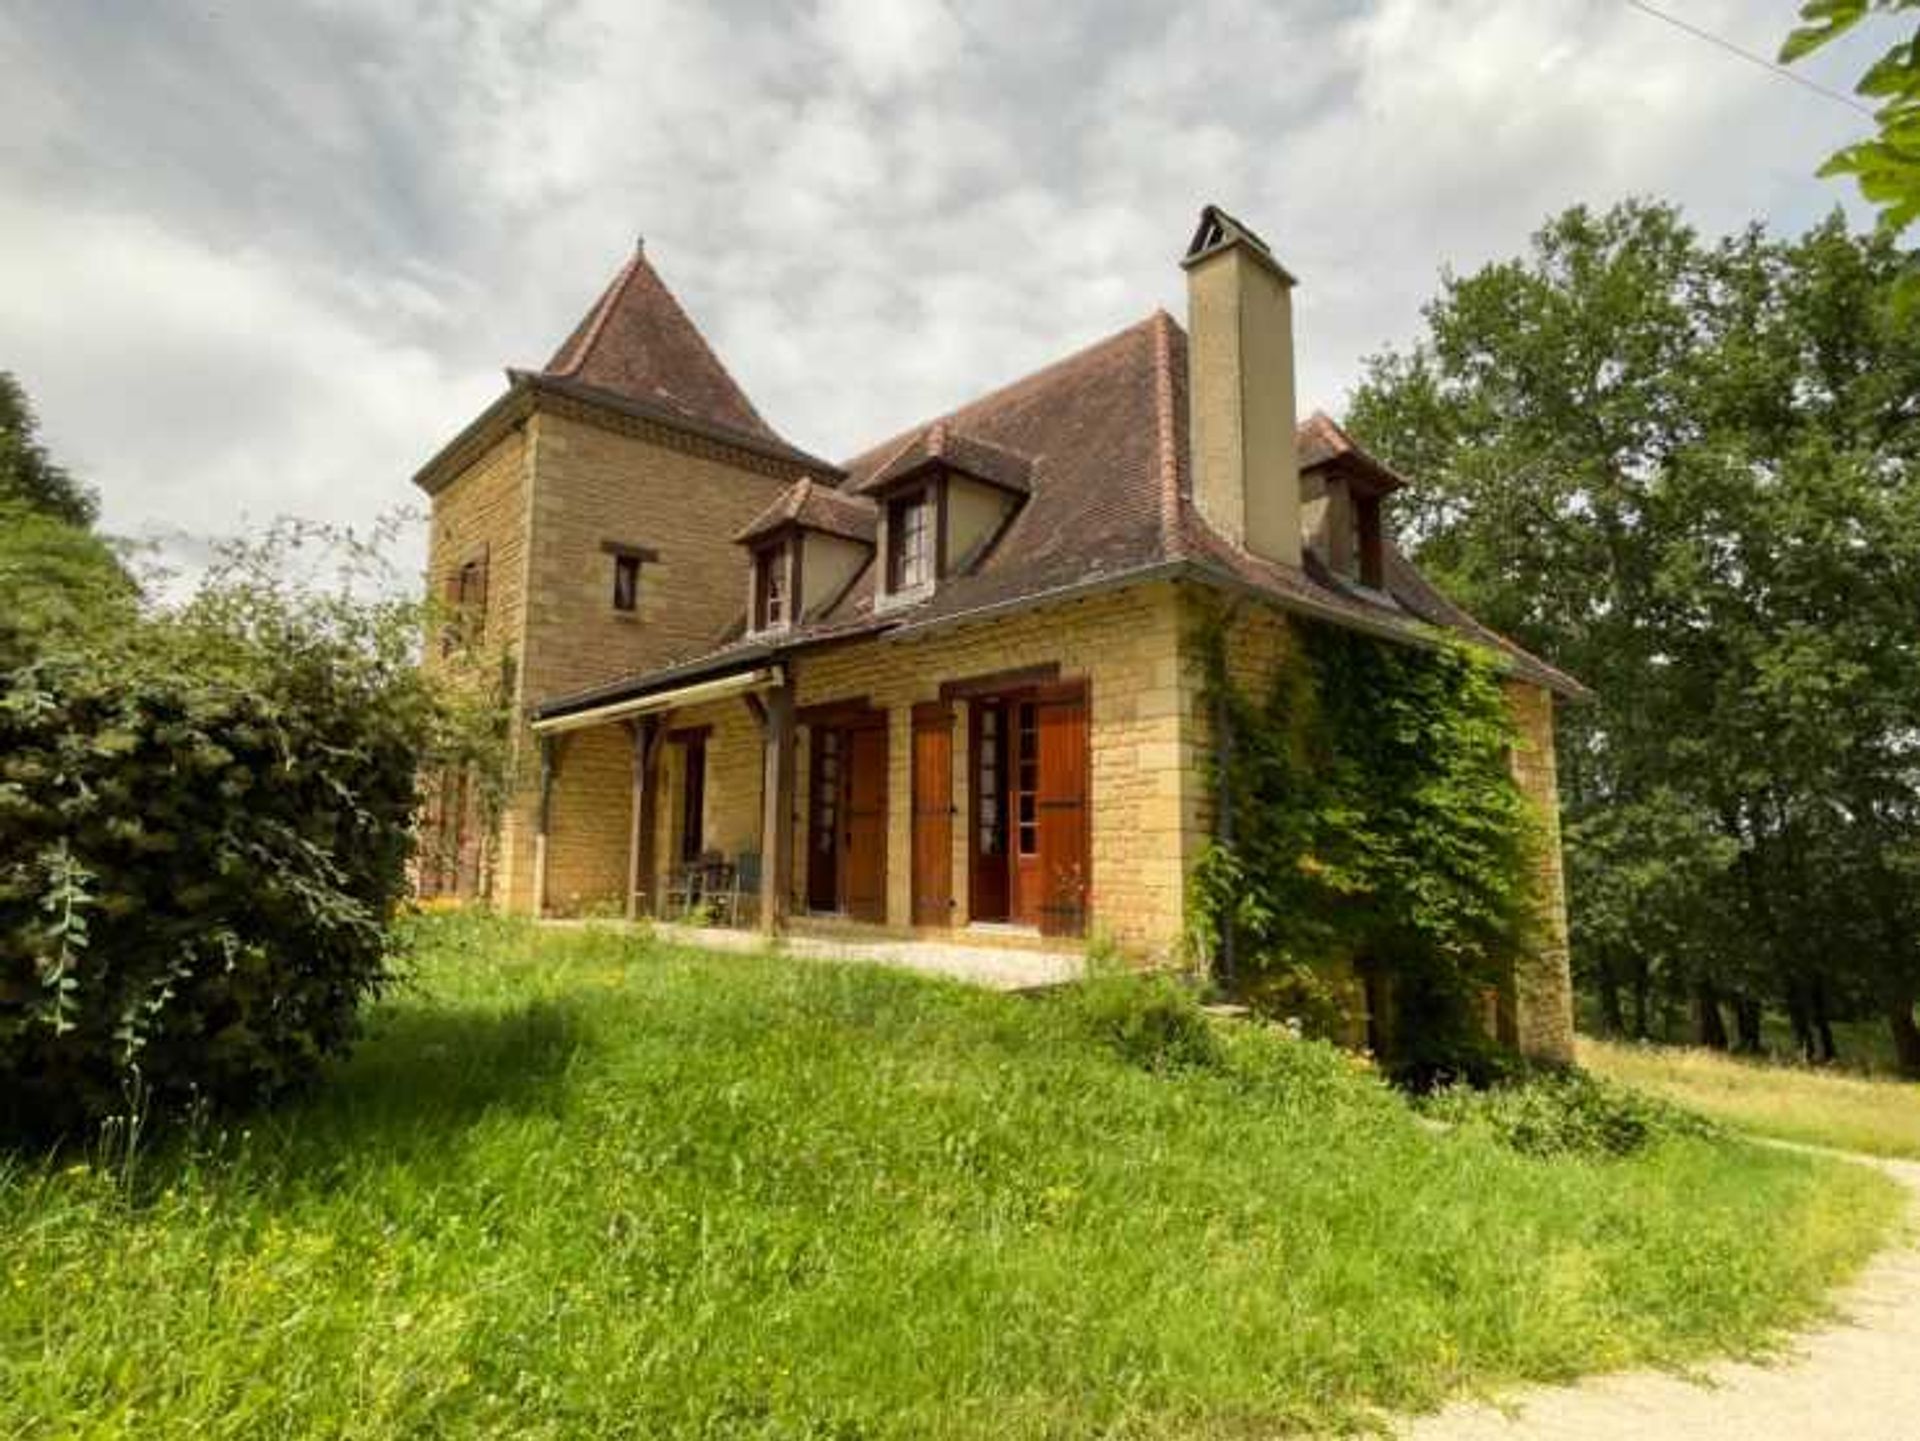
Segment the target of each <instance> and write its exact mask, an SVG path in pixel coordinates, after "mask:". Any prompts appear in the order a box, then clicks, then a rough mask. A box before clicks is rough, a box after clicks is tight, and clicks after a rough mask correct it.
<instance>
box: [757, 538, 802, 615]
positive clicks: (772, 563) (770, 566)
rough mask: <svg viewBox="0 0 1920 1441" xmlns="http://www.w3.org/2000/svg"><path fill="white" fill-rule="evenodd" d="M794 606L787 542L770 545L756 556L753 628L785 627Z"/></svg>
mask: <svg viewBox="0 0 1920 1441" xmlns="http://www.w3.org/2000/svg"><path fill="white" fill-rule="evenodd" d="M792 609H793V602H792V596H791V595H790V593H789V585H788V575H787V542H785V541H782V542H781V543H780V544H779V545H770V546H768V547H767V548H766V549H764V550H762V551H761V552H760V553H759V555H758V556H757V557H755V559H754V571H753V628H754V629H755V630H780V629H783V628H784V627H785V626H786V624H787V621H788V618H789V617H790V615H791V613H792Z"/></svg>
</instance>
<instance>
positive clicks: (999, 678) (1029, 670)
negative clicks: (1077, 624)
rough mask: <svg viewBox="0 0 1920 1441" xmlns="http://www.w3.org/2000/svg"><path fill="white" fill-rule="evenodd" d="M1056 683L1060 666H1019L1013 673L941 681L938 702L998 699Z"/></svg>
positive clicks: (1055, 663)
mask: <svg viewBox="0 0 1920 1441" xmlns="http://www.w3.org/2000/svg"><path fill="white" fill-rule="evenodd" d="M1059 679H1060V663H1059V662H1058V661H1051V660H1050V661H1046V662H1043V663H1042V664H1040V665H1023V666H1020V667H1018V668H1016V669H1014V670H997V671H992V672H990V673H988V674H986V675H976V676H967V677H966V678H964V679H962V680H950V681H942V682H941V684H940V699H941V700H943V701H953V700H968V699H970V698H972V697H974V696H982V695H998V694H999V693H1000V692H1001V691H1008V690H1021V689H1023V688H1025V687H1027V686H1034V685H1051V684H1052V683H1053V682H1055V681H1057V680H1059Z"/></svg>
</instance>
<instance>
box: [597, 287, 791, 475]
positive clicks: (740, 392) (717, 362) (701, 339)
mask: <svg viewBox="0 0 1920 1441" xmlns="http://www.w3.org/2000/svg"><path fill="white" fill-rule="evenodd" d="M633 259H634V261H637V262H638V263H639V264H640V265H644V266H646V268H647V269H648V270H649V271H652V272H653V278H654V281H655V283H656V284H657V285H658V286H659V288H660V293H661V295H663V296H664V297H665V298H666V302H667V304H668V305H670V306H672V307H673V309H674V311H675V312H676V313H677V314H678V315H679V316H680V318H681V319H682V320H683V321H685V322H686V326H687V329H688V331H689V332H691V334H692V335H693V341H694V344H696V345H698V346H699V347H700V348H701V349H702V350H703V351H705V352H706V354H707V359H708V360H711V361H712V362H713V368H714V369H715V370H717V371H719V372H720V374H721V377H722V378H723V379H725V381H726V382H727V384H728V385H730V386H732V387H733V391H734V394H735V395H736V396H738V397H739V400H740V404H741V405H742V406H744V407H745V408H746V412H747V414H748V415H750V416H752V417H753V420H754V423H755V424H757V425H758V426H759V427H760V428H761V429H762V430H764V431H766V432H767V434H769V435H772V436H774V437H776V438H777V439H781V440H785V437H784V436H782V435H780V433H779V432H778V431H777V430H775V429H774V428H773V427H772V426H771V425H769V424H767V418H766V417H765V416H764V415H762V414H761V413H760V407H759V406H757V405H755V404H754V403H753V397H752V396H750V395H748V394H747V392H746V389H745V387H743V386H742V385H741V384H740V382H739V381H738V380H736V379H735V378H734V374H733V372H732V371H731V370H729V369H727V363H726V361H724V360H722V359H721V358H720V353H719V352H718V351H717V350H715V349H714V348H713V346H712V345H711V344H710V343H709V342H708V340H707V335H706V332H705V331H703V330H702V329H701V328H700V327H699V326H697V325H695V324H694V323H693V317H692V316H691V315H689V314H687V308H686V306H684V305H682V304H681V303H680V297H679V296H677V295H675V294H674V293H673V291H672V289H671V288H670V287H669V286H668V285H667V283H666V281H664V280H662V279H660V272H659V271H657V270H654V269H653V266H652V265H651V264H650V263H649V262H648V260H647V257H646V252H645V251H637V252H635V254H634V257H633ZM629 263H632V262H629Z"/></svg>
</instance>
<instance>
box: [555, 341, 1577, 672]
mask: <svg viewBox="0 0 1920 1441" xmlns="http://www.w3.org/2000/svg"><path fill="white" fill-rule="evenodd" d="M1296 443H1297V444H1298V446H1299V451H1300V462H1301V465H1302V467H1303V468H1306V469H1311V468H1313V467H1315V466H1318V465H1329V464H1338V465H1341V466H1343V467H1346V468H1347V469H1348V470H1349V472H1350V473H1352V474H1354V475H1356V476H1359V477H1361V478H1363V479H1367V480H1369V481H1370V483H1372V484H1375V485H1376V486H1379V487H1380V488H1391V485H1392V484H1398V483H1399V477H1398V476H1395V475H1394V474H1393V472H1392V471H1390V470H1388V469H1387V467H1385V466H1384V465H1382V464H1380V462H1378V461H1376V460H1374V459H1373V457H1371V456H1369V455H1367V454H1366V452H1365V451H1364V450H1363V449H1361V448H1360V447H1359V446H1358V445H1357V444H1356V443H1355V442H1354V441H1353V439H1352V437H1351V436H1349V435H1347V433H1346V432H1345V431H1344V430H1342V429H1341V428H1340V427H1339V426H1338V425H1336V424H1335V423H1334V422H1333V421H1332V420H1331V419H1329V418H1328V417H1326V416H1325V415H1322V414H1320V413H1318V412H1316V413H1315V414H1313V415H1311V416H1309V417H1308V419H1307V421H1306V422H1305V423H1304V424H1303V425H1302V426H1301V427H1300V429H1299V431H1298V433H1297V436H1296ZM962 453H965V454H967V455H968V456H969V457H970V461H971V464H974V465H996V466H1002V467H1007V468H1006V469H1005V470H1004V472H1003V473H1004V474H1007V475H1011V474H1013V470H1012V468H1011V464H1010V461H1009V458H1011V461H1017V462H1019V463H1021V465H1022V466H1023V467H1024V469H1023V470H1022V472H1021V473H1022V478H1023V479H1024V481H1025V486H1026V489H1025V493H1024V495H1023V497H1022V499H1021V501H1020V503H1019V504H1018V506H1017V507H1016V509H1015V511H1014V513H1013V516H1012V518H1011V520H1010V521H1009V522H1008V524H1007V526H1006V529H1005V530H1004V531H1003V532H1002V534H1001V536H1000V537H999V539H998V541H997V542H996V543H994V544H993V545H992V546H991V547H990V548H989V549H988V550H987V551H986V553H985V554H984V556H983V557H981V558H980V559H979V560H978V561H977V562H975V564H974V566H973V568H972V569H971V570H970V571H969V572H967V573H965V574H960V575H952V576H947V577H943V578H942V579H941V581H940V583H939V585H938V586H937V587H936V588H935V590H934V592H933V594H932V595H931V596H930V597H929V598H928V599H927V600H925V601H923V602H920V603H918V604H915V605H913V606H910V607H905V608H902V609H899V610H888V611H886V612H884V613H883V614H881V615H878V616H876V615H875V613H874V577H875V573H876V572H877V570H878V567H877V566H874V565H872V564H869V565H868V566H867V567H866V568H865V569H864V571H863V572H862V573H861V575H860V576H859V577H858V579H857V580H856V581H855V582H854V583H853V585H852V586H851V587H850V588H849V589H848V591H847V593H846V594H845V595H844V596H843V597H841V598H840V599H839V600H838V601H837V602H836V603H835V604H834V605H833V606H832V607H831V609H830V610H828V611H827V612H826V613H825V614H823V615H818V616H816V617H812V618H810V619H809V620H808V621H807V623H804V624H802V625H800V626H798V627H796V628H795V629H794V630H793V631H792V632H790V633H789V635H788V636H786V637H784V638H783V639H782V640H781V641H780V646H781V647H783V648H803V647H806V646H811V645H818V644H825V643H828V642H830V641H836V640H842V639H846V638H850V637H855V636H860V635H868V634H874V633H878V632H882V631H893V630H902V629H914V628H920V627H923V626H933V625H939V624H943V623H947V622H951V621H954V620H958V619H960V618H963V617H972V616H976V615H980V614H984V613H988V612H992V611H996V610H999V609H1003V608H1007V607H1013V606H1021V605H1027V604H1032V603H1035V602H1038V601H1040V600H1044V599H1046V598H1049V597H1053V596H1057V595H1064V594H1069V593H1073V592H1075V591H1078V590H1081V589H1085V588H1089V587H1093V586H1098V585H1101V584H1120V583H1126V582H1128V581H1129V580H1130V579H1134V578H1145V577H1147V576H1150V575H1172V574H1181V575H1188V576H1192V577H1194V578H1197V579H1200V580H1202V581H1206V582H1209V583H1213V584H1222V585H1229V586H1233V587H1238V588H1245V589H1248V590H1252V591H1254V592H1257V593H1261V594H1265V595H1269V596H1271V597H1273V599H1274V600H1275V601H1276V602H1278V603H1280V604H1282V605H1285V606H1288V607H1290V608H1292V609H1295V610H1297V611H1300V612H1303V613H1306V614H1310V615H1314V616H1318V617H1320V618H1322V619H1325V620H1328V621H1330V622H1332V623H1334V624H1343V625H1351V626H1355V627H1357V628H1361V629H1365V630H1369V631H1372V632H1375V633H1378V634H1384V635H1398V636H1402V637H1404V638H1407V639H1409V640H1430V639H1431V638H1432V637H1433V634H1434V632H1435V631H1436V630H1440V631H1451V632H1453V633H1455V634H1459V635H1463V636H1466V637H1467V638H1469V639H1471V640H1474V641H1476V642H1478V643H1480V644H1482V645H1485V646H1488V647H1489V648H1491V649H1493V650H1495V651H1496V652H1498V653H1499V654H1500V655H1501V656H1502V657H1503V658H1504V659H1505V661H1506V662H1507V664H1508V665H1509V666H1511V668H1512V669H1513V671H1514V672H1515V673H1516V674H1519V675H1522V676H1524V677H1526V678H1527V679H1529V680H1532V681H1534V682H1536V683H1538V684H1541V685H1545V686H1549V687H1551V688H1553V689H1555V690H1559V691H1561V692H1563V693H1565V694H1573V695H1577V694H1581V693H1583V691H1582V688H1581V686H1580V685H1579V683H1578V682H1577V681H1574V680H1573V679H1572V678H1570V677H1568V676H1566V675H1565V674H1563V673H1562V672H1560V671H1558V670H1556V669H1554V668H1553V667H1552V666H1550V665H1547V664H1546V663H1545V662H1544V661H1541V660H1539V659H1538V658H1536V657H1534V656H1531V655H1529V654H1528V653H1527V652H1526V651H1524V650H1522V649H1521V648H1520V647H1519V646H1517V645H1515V644H1514V643H1513V642H1511V641H1509V640H1507V639H1506V638H1505V637H1503V636H1499V635H1497V634H1495V633H1494V632H1493V631H1491V630H1488V629H1487V628H1486V627H1484V626H1482V625H1480V624H1479V623H1478V622H1477V621H1475V620H1474V619H1473V618H1472V617H1471V616H1469V615H1467V613H1466V612H1465V611H1463V610H1461V609H1460V608H1459V607H1458V606H1456V605H1454V604H1453V603H1452V602H1450V601H1448V600H1447V599H1446V598H1445V597H1444V596H1442V595H1441V594H1440V593H1439V591H1437V590H1436V589H1435V588H1434V587H1433V586H1432V585H1431V584H1429V583H1428V582H1427V581H1426V580H1425V578H1424V577H1422V576H1421V575H1420V574H1419V572H1418V571H1417V570H1416V569H1415V568H1414V567H1413V566H1412V564H1411V563H1410V562H1408V561H1407V559H1406V558H1405V557H1404V556H1402V555H1400V554H1399V553H1398V552H1397V551H1395V550H1394V549H1393V548H1392V547H1389V548H1388V555H1389V559H1388V565H1387V567H1386V577H1385V579H1386V584H1385V588H1384V589H1383V590H1377V591H1376V590H1371V589H1368V588H1366V587H1362V586H1357V585H1353V584H1351V583H1349V582H1347V581H1345V580H1343V579H1342V578H1341V577H1339V576H1337V575H1335V574H1334V573H1333V572H1332V571H1331V570H1330V569H1328V568H1327V567H1326V566H1325V565H1323V564H1322V563H1321V562H1320V560H1319V558H1318V557H1316V556H1313V555H1311V554H1310V555H1308V556H1307V557H1306V560H1305V563H1304V564H1303V565H1301V566H1286V565H1280V564H1276V563H1274V562H1272V561H1268V560H1265V559H1262V558H1260V557H1258V556H1255V555H1252V554H1250V553H1249V552H1247V551H1246V550H1244V549H1242V548H1241V547H1239V546H1237V545H1234V544H1232V543H1230V542H1229V541H1227V540H1226V539H1225V538H1224V537H1222V536H1221V535H1219V534H1218V533H1217V532H1215V531H1214V530H1213V529H1212V528H1211V527H1210V526H1209V525H1208V524H1207V522H1206V521H1205V520H1204V519H1203V518H1202V517H1201V515H1200V513H1199V512H1198V511H1197V510H1196V509H1195V508H1194V505H1193V503H1192V486H1191V481H1190V476H1189V461H1188V395H1187V337H1186V335H1185V333H1184V332H1183V331H1182V330H1181V328H1180V327H1179V325H1177V324H1176V323H1175V322H1174V320H1173V319H1172V317H1171V316H1169V315H1167V314H1166V313H1165V312H1164V311H1156V312H1155V313H1154V314H1152V315H1150V316H1148V317H1147V318H1146V319H1145V320H1142V321H1140V322H1138V323H1137V324H1134V325H1130V326H1128V327H1127V328H1126V329H1124V330H1121V331H1119V332H1118V333H1116V334H1114V335H1110V336H1108V337H1107V338H1105V339H1104V340H1100V341H1097V342H1095V343H1094V344H1092V345H1089V346H1087V347H1086V348H1084V349H1082V350H1079V351H1076V352H1075V353H1074V354H1072V355H1069V356H1067V357H1066V358H1065V359H1063V360H1060V361H1056V362H1055V363H1054V364H1052V365H1049V366H1046V367H1044V368H1043V369H1041V370H1038V371H1035V372H1034V373H1033V374H1031V375H1028V376H1026V377H1025V378H1023V379H1021V380H1018V381H1015V382H1014V383H1013V384H1011V385H1007V386H1004V387H1002V388H1001V389H999V390H995V391H993V392H991V393H989V394H987V395H983V396H981V397H980V398H978V399H976V400H973V401H970V402H969V403H967V404H966V405H963V406H960V407H959V408H958V409H955V410H952V411H949V412H948V413H946V414H945V415H942V416H939V417H937V418H935V419H934V420H932V421H929V422H926V423H924V424H922V425H918V426H915V427H913V428H911V429H909V430H906V431H903V432H901V433H900V434H899V435H896V436H894V437H892V438H891V439H889V440H887V441H884V442H882V443H881V444H879V445H876V446H874V447H873V448H872V449H870V450H868V451H866V452H864V453H863V454H861V455H858V456H856V457H854V458H853V459H852V460H850V461H848V462H847V463H846V466H845V470H846V480H845V481H844V483H843V485H842V487H841V492H842V493H840V494H835V493H834V492H833V491H831V490H828V489H826V488H824V487H823V486H821V485H819V484H815V483H812V482H804V483H802V484H800V485H796V486H795V487H794V488H793V489H792V490H790V491H789V492H788V493H787V494H786V495H783V496H782V497H781V500H780V501H779V502H778V503H777V504H776V505H775V506H774V507H772V508H770V509H769V511H768V512H767V513H766V514H765V515H763V516H762V517H760V518H758V519H756V521H755V522H754V524H753V525H752V526H750V527H748V530H747V531H745V532H742V534H743V536H750V535H752V534H759V533H764V532H765V530H766V529H767V528H771V527H772V526H777V525H779V524H785V523H788V522H789V521H792V520H795V519H797V518H799V517H800V516H802V515H803V514H804V515H809V516H813V517H816V518H826V517H829V516H831V517H836V518H839V517H850V516H851V515H852V514H853V512H852V511H851V510H849V509H846V508H845V507H848V506H853V505H864V506H867V507H868V511H869V512H871V510H872V506H871V502H869V501H867V500H866V499H865V498H864V496H863V495H861V494H860V493H861V492H862V491H864V490H867V489H871V488H874V487H876V486H879V485H882V484H884V483H885V481H886V480H887V479H888V478H890V477H892V478H897V477H899V476H902V475H905V474H908V473H910V472H911V471H912V469H913V468H915V467H917V466H919V465H923V464H926V463H929V462H930V461H931V460H933V459H938V458H950V459H951V458H954V457H957V456H959V455H960V454H962ZM953 463H958V461H957V459H956V460H954V462H953ZM1009 488H1011V487H1009ZM822 528H828V527H827V526H825V525H823V526H822ZM870 536H871V532H870V531H867V532H865V533H864V534H863V536H862V538H869V537H870ZM736 633H737V631H736ZM739 644H740V643H739V642H734V643H733V644H732V645H730V646H725V647H722V649H721V650H720V651H716V652H713V653H712V654H711V655H710V656H708V657H704V658H698V659H696V660H695V661H693V662H689V663H687V664H688V665H693V666H705V665H708V664H710V663H720V662H719V661H717V660H716V659H715V658H716V657H718V658H721V659H722V660H723V659H724V657H725V656H726V655H727V654H729V653H731V652H732V651H733V650H734V649H735V648H737V647H738V645H739ZM685 668H686V667H685V666H682V667H677V668H676V671H684V670H685ZM656 681H657V676H656V677H646V676H641V677H635V678H634V679H633V680H632V681H631V682H630V683H629V684H630V686H632V687H648V686H651V685H653V684H655V683H656ZM570 703H571V702H570V701H568V700H561V701H554V702H550V703H549V706H550V707H551V708H556V709H564V708H565V707H566V706H567V705H568V704H570Z"/></svg>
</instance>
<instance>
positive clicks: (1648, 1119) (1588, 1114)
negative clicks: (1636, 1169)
mask: <svg viewBox="0 0 1920 1441" xmlns="http://www.w3.org/2000/svg"><path fill="white" fill-rule="evenodd" d="M1420 1109H1421V1111H1422V1112H1423V1113H1424V1114H1426V1115H1427V1116H1429V1117H1431V1118H1433V1119H1435V1120H1440V1121H1445V1122H1448V1123H1449V1124H1452V1125H1456V1126H1462V1127H1467V1128H1472V1129H1476V1130H1480V1131H1483V1132H1485V1133H1487V1134H1489V1135H1491V1136H1493V1137H1494V1138H1495V1139H1496V1140H1498V1141H1499V1142H1501V1143H1502V1144H1503V1145H1506V1146H1510V1147H1512V1148H1513V1149H1514V1150H1516V1151H1520V1152H1522V1153H1524V1154H1526V1155H1529V1156H1592V1157H1616V1156H1630V1155H1633V1154H1634V1153H1635V1152H1637V1151H1641V1150H1644V1149H1645V1148H1646V1147H1648V1146H1650V1145H1653V1144H1656V1143H1657V1142H1660V1141H1663V1140H1669V1139H1672V1138H1674V1137H1678V1136H1712V1135H1717V1134H1718V1130H1717V1128H1716V1127H1715V1126H1714V1124H1713V1123H1712V1122H1711V1121H1709V1120H1707V1119H1706V1118H1705V1117H1704V1116H1699V1115H1696V1114H1694V1113H1693V1112H1692V1111H1685V1110H1682V1109H1681V1108H1679V1107H1678V1106H1673V1105H1669V1104H1668V1103H1666V1102H1664V1101H1659V1100H1655V1099H1653V1098H1652V1097H1650V1096H1643V1095H1640V1094H1638V1093H1637V1092H1634V1091H1629V1090H1626V1089H1625V1088H1623V1087H1620V1086H1615V1085H1611V1084H1609V1083H1608V1082H1606V1081H1602V1080H1599V1079H1598V1078H1596V1077H1594V1076H1591V1075H1589V1074H1587V1073H1586V1072H1585V1071H1542V1072H1537V1073H1535V1074H1533V1075H1531V1076H1528V1077H1526V1078H1524V1079H1520V1080H1516V1081H1513V1082H1511V1083H1509V1084H1506V1085H1501V1086H1494V1087H1491V1088H1490V1089H1487V1090H1483V1091H1476V1090H1472V1089H1469V1088H1468V1087H1466V1086H1450V1087H1448V1088H1447V1089H1445V1090H1440V1091H1435V1092H1434V1093H1433V1094H1432V1095H1430V1096H1428V1097H1426V1098H1425V1099H1424V1100H1423V1101H1421V1102H1420Z"/></svg>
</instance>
